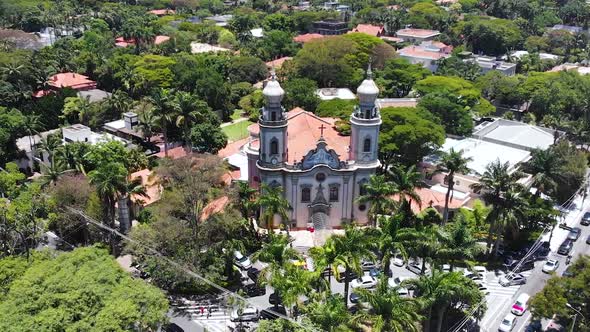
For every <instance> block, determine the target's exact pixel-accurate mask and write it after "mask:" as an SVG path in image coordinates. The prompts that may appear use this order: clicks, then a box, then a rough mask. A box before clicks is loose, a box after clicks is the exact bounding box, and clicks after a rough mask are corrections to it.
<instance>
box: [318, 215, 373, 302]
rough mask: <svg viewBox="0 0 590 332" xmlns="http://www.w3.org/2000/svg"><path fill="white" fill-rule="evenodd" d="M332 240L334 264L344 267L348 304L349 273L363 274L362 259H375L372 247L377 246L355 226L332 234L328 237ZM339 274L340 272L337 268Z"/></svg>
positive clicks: (345, 299)
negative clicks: (339, 233) (338, 233)
mask: <svg viewBox="0 0 590 332" xmlns="http://www.w3.org/2000/svg"><path fill="white" fill-rule="evenodd" d="M328 241H332V242H333V243H332V244H331V245H332V246H334V250H335V252H336V257H335V258H334V265H335V266H336V267H338V266H339V265H340V266H342V267H343V268H344V270H345V271H344V274H345V275H344V301H345V302H344V303H346V304H348V293H349V286H350V280H349V278H348V273H349V272H351V271H354V272H356V273H357V274H359V275H360V274H362V267H361V260H362V259H369V260H374V259H375V254H374V253H373V252H372V251H371V249H372V248H373V247H374V246H375V245H374V243H373V242H371V240H370V237H368V236H366V234H365V232H363V231H362V230H361V229H360V228H358V227H354V226H348V227H346V229H345V231H344V234H343V235H332V237H330V238H329V239H328ZM336 273H337V275H338V274H339V273H340V271H338V269H337V268H336Z"/></svg>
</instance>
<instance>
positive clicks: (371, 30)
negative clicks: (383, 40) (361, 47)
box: [349, 24, 385, 37]
mask: <svg viewBox="0 0 590 332" xmlns="http://www.w3.org/2000/svg"><path fill="white" fill-rule="evenodd" d="M352 32H362V33H366V34H367V35H371V36H375V37H381V36H382V35H383V33H384V32H385V29H384V28H383V26H380V25H372V24H359V25H357V26H356V28H354V29H352V31H350V32H349V33H352Z"/></svg>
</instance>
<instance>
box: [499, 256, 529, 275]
mask: <svg viewBox="0 0 590 332" xmlns="http://www.w3.org/2000/svg"><path fill="white" fill-rule="evenodd" d="M519 263H520V260H518V259H513V260H512V261H510V263H509V264H506V263H504V268H506V270H507V271H513V270H514V272H522V271H528V270H532V269H534V268H535V260H534V259H532V258H527V259H525V260H524V261H522V263H520V265H519ZM517 267H518V268H517Z"/></svg>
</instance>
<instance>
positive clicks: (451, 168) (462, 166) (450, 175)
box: [435, 148, 472, 225]
mask: <svg viewBox="0 0 590 332" xmlns="http://www.w3.org/2000/svg"><path fill="white" fill-rule="evenodd" d="M471 160H472V159H471V158H465V157H463V151H462V150H460V151H455V150H454V149H453V148H451V149H450V150H449V152H443V154H442V158H441V161H440V163H439V164H438V166H437V168H436V170H435V173H441V172H445V173H446V174H447V175H446V181H445V182H447V183H448V188H447V194H446V195H445V209H444V211H443V225H444V224H445V223H446V222H447V221H448V219H449V200H450V198H451V193H452V192H453V187H454V186H455V174H456V173H467V172H468V171H469V168H468V167H467V164H468V163H469V162H470V161H471Z"/></svg>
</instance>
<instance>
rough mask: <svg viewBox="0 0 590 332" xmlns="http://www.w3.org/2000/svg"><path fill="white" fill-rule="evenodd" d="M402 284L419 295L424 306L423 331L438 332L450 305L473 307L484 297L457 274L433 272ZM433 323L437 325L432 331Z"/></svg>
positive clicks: (467, 279)
mask: <svg viewBox="0 0 590 332" xmlns="http://www.w3.org/2000/svg"><path fill="white" fill-rule="evenodd" d="M404 284H405V285H409V286H411V287H413V288H414V293H415V294H419V295H418V296H419V297H420V299H421V300H422V301H423V303H424V304H425V307H426V312H427V314H426V317H425V318H426V319H425V322H424V325H425V329H424V330H425V331H436V332H440V331H441V330H442V325H443V323H444V321H445V317H446V313H447V311H448V310H449V308H450V307H451V306H452V305H454V304H456V303H459V302H461V303H465V304H470V305H475V304H478V303H479V302H480V301H481V300H482V299H483V296H484V295H483V293H481V292H480V291H479V288H478V287H477V285H476V284H475V283H474V282H473V281H472V280H471V279H469V278H467V277H465V276H463V275H462V274H461V273H459V272H450V273H445V272H442V271H438V270H435V271H433V273H432V275H423V276H420V277H419V278H417V279H410V280H407V281H405V282H404V283H403V284H402V285H404ZM405 285H404V286H405ZM435 318H436V319H435ZM433 322H436V323H437V324H436V328H435V329H434V330H433V329H432V328H431V325H432V323H433Z"/></svg>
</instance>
